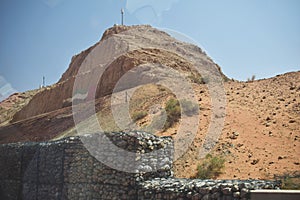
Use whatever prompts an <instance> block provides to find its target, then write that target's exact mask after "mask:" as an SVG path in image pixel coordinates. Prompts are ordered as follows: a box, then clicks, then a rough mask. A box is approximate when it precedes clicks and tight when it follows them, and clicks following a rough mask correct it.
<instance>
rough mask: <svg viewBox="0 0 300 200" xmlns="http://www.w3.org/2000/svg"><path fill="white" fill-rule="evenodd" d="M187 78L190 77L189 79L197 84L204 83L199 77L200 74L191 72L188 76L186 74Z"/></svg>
mask: <svg viewBox="0 0 300 200" xmlns="http://www.w3.org/2000/svg"><path fill="white" fill-rule="evenodd" d="M188 78H189V79H191V81H192V82H193V83H197V84H205V82H204V80H203V78H202V77H201V75H199V74H197V75H195V74H191V75H190V76H188Z"/></svg>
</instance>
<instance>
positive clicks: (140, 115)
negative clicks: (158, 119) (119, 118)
mask: <svg viewBox="0 0 300 200" xmlns="http://www.w3.org/2000/svg"><path fill="white" fill-rule="evenodd" d="M146 116H147V112H146V111H138V112H135V113H133V114H132V120H133V121H135V122H136V121H138V120H140V119H143V118H144V117H146Z"/></svg>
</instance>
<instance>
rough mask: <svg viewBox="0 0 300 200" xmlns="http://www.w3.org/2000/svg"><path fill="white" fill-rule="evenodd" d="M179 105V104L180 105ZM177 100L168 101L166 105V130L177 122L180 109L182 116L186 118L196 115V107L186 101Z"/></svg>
mask: <svg viewBox="0 0 300 200" xmlns="http://www.w3.org/2000/svg"><path fill="white" fill-rule="evenodd" d="M180 103H181V104H180ZM180 103H179V101H178V100H177V99H174V98H172V99H170V100H169V101H167V103H166V107H165V109H166V113H167V120H166V123H165V125H164V129H165V130H167V129H168V128H170V127H172V126H173V124H174V123H176V122H178V121H179V119H180V117H181V107H180V106H182V108H183V111H184V114H186V115H187V116H192V115H194V114H197V113H198V105H197V104H195V103H193V102H191V101H188V100H186V99H183V100H181V102H180Z"/></svg>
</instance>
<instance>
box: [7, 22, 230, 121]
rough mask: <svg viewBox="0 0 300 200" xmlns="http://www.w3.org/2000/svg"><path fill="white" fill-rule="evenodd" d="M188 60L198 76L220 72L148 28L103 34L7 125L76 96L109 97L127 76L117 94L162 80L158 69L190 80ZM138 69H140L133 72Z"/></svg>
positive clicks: (200, 55) (183, 45)
mask: <svg viewBox="0 0 300 200" xmlns="http://www.w3.org/2000/svg"><path fill="white" fill-rule="evenodd" d="M190 57H191V58H197V59H198V60H200V63H201V66H200V67H201V68H202V69H204V71H205V70H206V71H207V72H208V73H220V68H219V67H218V66H217V65H216V64H215V63H213V61H212V60H211V59H210V58H209V57H208V56H206V54H205V53H204V52H203V51H202V50H201V49H200V48H199V47H196V46H194V45H191V44H187V43H183V42H179V41H177V40H176V39H174V38H172V37H171V36H169V35H168V34H166V33H164V32H162V31H159V30H157V29H154V28H152V27H150V26H114V27H112V28H110V29H108V30H106V31H105V33H104V34H103V36H102V39H101V41H100V42H98V43H96V44H95V45H94V46H92V47H90V48H88V49H87V50H85V51H83V52H81V53H80V54H78V55H76V56H74V57H73V58H72V61H71V64H70V66H69V68H68V69H67V71H66V72H65V73H64V74H63V75H62V77H61V79H60V80H59V81H58V83H56V84H54V85H52V86H50V87H47V88H46V89H45V90H43V91H41V92H39V93H38V94H36V95H35V96H34V97H33V98H32V100H31V101H30V102H29V103H28V105H26V106H25V107H24V108H23V109H21V110H20V111H19V112H17V113H16V114H15V115H14V117H13V120H12V121H13V122H16V121H19V120H23V119H27V118H30V117H33V116H36V115H40V114H43V113H47V112H51V111H54V110H57V109H61V108H63V107H66V105H70V104H66V102H67V101H68V100H69V99H70V98H72V96H73V95H74V94H76V92H78V93H80V94H81V95H83V94H84V95H85V98H87V99H93V98H95V97H96V98H99V97H103V96H106V95H110V94H112V92H113V90H114V89H115V86H116V84H117V83H118V81H119V80H120V78H121V77H123V75H124V74H127V80H125V81H126V84H123V85H119V87H118V88H117V89H116V90H117V91H121V90H124V89H128V88H131V87H134V86H136V85H139V84H145V83H150V82H152V83H153V82H154V83H155V82H156V81H157V75H158V74H159V75H160V76H161V75H162V76H164V78H168V75H167V74H168V72H166V70H162V69H161V70H160V69H159V66H161V65H163V66H166V67H167V68H169V67H170V68H172V69H175V70H178V71H180V73H182V74H185V75H186V76H188V75H191V74H196V73H197V72H196V70H195V69H194V67H193V63H192V62H191V60H188V59H187V58H190ZM141 65H143V67H144V68H143V69H141V68H140V69H139V68H138V66H141ZM146 65H147V66H146ZM99 74H102V76H101V79H100V78H99ZM130 74H132V75H130ZM137 74H139V78H138V80H137V78H136V76H137ZM223 76H224V75H223ZM224 77H225V76H224ZM75 78H77V83H76V89H75V88H74V83H75ZM169 78H172V77H169ZM125 79H126V77H125ZM78 80H80V81H78Z"/></svg>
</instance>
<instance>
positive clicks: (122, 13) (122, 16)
mask: <svg viewBox="0 0 300 200" xmlns="http://www.w3.org/2000/svg"><path fill="white" fill-rule="evenodd" d="M121 25H122V26H123V25H124V9H123V8H122V9H121Z"/></svg>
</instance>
